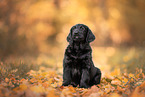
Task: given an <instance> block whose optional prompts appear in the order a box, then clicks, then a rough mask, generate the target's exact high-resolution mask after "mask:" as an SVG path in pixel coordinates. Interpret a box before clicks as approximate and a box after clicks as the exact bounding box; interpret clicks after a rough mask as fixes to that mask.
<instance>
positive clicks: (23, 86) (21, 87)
mask: <svg viewBox="0 0 145 97" xmlns="http://www.w3.org/2000/svg"><path fill="white" fill-rule="evenodd" d="M19 87H20V90H22V91H24V90H26V89H27V86H26V85H25V84H22V85H20V86H19Z"/></svg>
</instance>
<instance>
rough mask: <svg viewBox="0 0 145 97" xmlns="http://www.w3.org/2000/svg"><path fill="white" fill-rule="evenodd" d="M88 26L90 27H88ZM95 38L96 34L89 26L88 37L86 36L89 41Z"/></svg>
mask: <svg viewBox="0 0 145 97" xmlns="http://www.w3.org/2000/svg"><path fill="white" fill-rule="evenodd" d="M87 28H88V27H87ZM94 40H95V36H94V34H93V33H92V31H91V30H90V29H89V28H88V31H87V37H86V41H87V42H88V43H90V42H92V41H94Z"/></svg>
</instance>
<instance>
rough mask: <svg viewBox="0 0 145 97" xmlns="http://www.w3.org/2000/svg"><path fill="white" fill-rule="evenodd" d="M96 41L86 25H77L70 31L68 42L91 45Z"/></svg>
mask: <svg viewBox="0 0 145 97" xmlns="http://www.w3.org/2000/svg"><path fill="white" fill-rule="evenodd" d="M94 40H95V36H94V34H93V33H92V31H91V30H90V29H89V28H88V27H87V26H86V25H84V24H76V25H75V26H73V27H72V28H71V29H70V33H69V35H68V36H67V41H68V42H87V43H90V42H92V41H94Z"/></svg>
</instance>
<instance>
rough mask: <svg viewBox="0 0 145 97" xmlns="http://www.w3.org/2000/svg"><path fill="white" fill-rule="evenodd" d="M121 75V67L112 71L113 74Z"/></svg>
mask: <svg viewBox="0 0 145 97" xmlns="http://www.w3.org/2000/svg"><path fill="white" fill-rule="evenodd" d="M116 75H120V69H115V70H114V71H113V72H111V76H116Z"/></svg>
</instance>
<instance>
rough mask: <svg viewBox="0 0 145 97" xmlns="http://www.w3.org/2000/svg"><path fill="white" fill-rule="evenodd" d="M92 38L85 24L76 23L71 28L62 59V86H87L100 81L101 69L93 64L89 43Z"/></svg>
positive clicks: (93, 37) (93, 38)
mask: <svg viewBox="0 0 145 97" xmlns="http://www.w3.org/2000/svg"><path fill="white" fill-rule="evenodd" d="M94 40H95V36H94V35H93V33H92V32H91V30H90V29H89V28H88V27H87V26H86V25H84V24H77V25H75V26H73V27H72V28H71V30H70V33H69V35H68V37H67V41H68V42H69V45H68V47H67V49H66V51H65V55H64V60H63V84H62V85H63V86H68V85H72V86H74V87H76V86H78V85H79V87H81V88H89V87H91V86H93V85H96V84H99V83H100V79H101V71H100V69H98V68H96V67H95V66H94V64H93V61H92V49H91V47H90V45H89V43H90V42H92V41H94Z"/></svg>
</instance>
